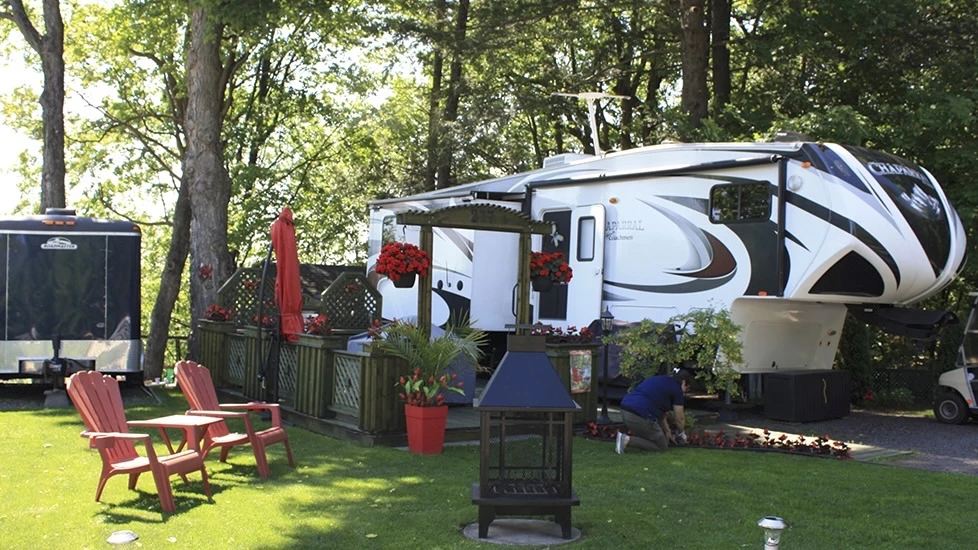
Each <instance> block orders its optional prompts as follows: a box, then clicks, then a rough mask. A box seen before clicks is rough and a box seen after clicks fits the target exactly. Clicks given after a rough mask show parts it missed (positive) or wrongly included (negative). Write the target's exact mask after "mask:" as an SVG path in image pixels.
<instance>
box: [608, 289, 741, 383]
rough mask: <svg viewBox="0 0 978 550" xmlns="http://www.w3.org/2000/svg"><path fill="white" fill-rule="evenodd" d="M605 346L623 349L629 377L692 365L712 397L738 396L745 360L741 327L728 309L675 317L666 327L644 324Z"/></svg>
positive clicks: (623, 364)
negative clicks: (739, 367) (740, 370)
mask: <svg viewBox="0 0 978 550" xmlns="http://www.w3.org/2000/svg"><path fill="white" fill-rule="evenodd" d="M677 336H678V340H677ZM607 341H608V342H609V343H611V344H615V345H618V346H621V348H622V353H621V355H620V357H621V372H622V374H624V375H625V376H628V377H633V378H638V379H642V378H645V377H648V376H652V375H655V374H658V373H659V372H660V368H661V367H662V366H663V365H665V366H666V367H671V366H684V365H687V364H692V365H695V367H696V369H695V370H696V378H697V379H700V380H703V381H704V382H705V384H706V390H707V391H708V392H710V393H714V392H721V391H723V392H727V393H729V394H730V395H734V396H735V395H738V394H739V392H740V387H739V385H738V381H739V380H740V374H739V373H738V372H737V371H736V370H734V366H735V365H741V364H743V360H744V358H743V343H742V342H741V340H740V326H739V325H738V324H736V323H735V322H734V321H733V320H732V319H731V318H730V312H729V311H727V310H725V309H716V308H714V307H707V308H698V309H693V310H690V311H688V312H686V313H681V314H677V315H674V316H672V317H671V318H669V320H667V321H666V322H665V323H664V324H658V323H653V322H652V321H650V320H649V319H643V320H642V321H641V322H640V323H639V324H638V325H635V326H633V327H628V328H626V329H622V330H620V331H618V332H617V333H615V334H614V335H612V336H610V337H609V338H608V339H607Z"/></svg>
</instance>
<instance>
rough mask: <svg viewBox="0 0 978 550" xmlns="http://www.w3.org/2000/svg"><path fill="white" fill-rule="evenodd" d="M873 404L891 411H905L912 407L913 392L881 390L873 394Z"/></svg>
mask: <svg viewBox="0 0 978 550" xmlns="http://www.w3.org/2000/svg"><path fill="white" fill-rule="evenodd" d="M873 397H874V399H873V403H874V404H875V405H878V406H880V407H885V408H891V409H906V408H908V407H910V406H911V405H913V392H911V391H910V390H909V389H907V388H902V387H900V388H889V389H886V388H884V389H881V390H878V391H876V392H875V393H874V394H873Z"/></svg>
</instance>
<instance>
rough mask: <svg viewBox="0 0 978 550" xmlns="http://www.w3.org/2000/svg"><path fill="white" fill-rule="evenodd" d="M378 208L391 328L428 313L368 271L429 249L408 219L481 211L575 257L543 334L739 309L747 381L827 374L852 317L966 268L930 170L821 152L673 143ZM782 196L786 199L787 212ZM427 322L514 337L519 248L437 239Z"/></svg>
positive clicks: (461, 234) (901, 300) (843, 151)
mask: <svg viewBox="0 0 978 550" xmlns="http://www.w3.org/2000/svg"><path fill="white" fill-rule="evenodd" d="M556 160H557V161H556V162H552V163H546V164H545V167H544V168H543V169H540V170H535V171H532V172H527V173H523V174H517V175H513V176H508V177H504V178H499V179H495V180H489V181H484V182H478V183H472V184H468V185H462V186H458V187H453V188H449V189H444V190H438V191H433V192H429V193H424V194H420V195H415V196H411V197H405V198H402V199H391V200H380V201H374V202H372V203H371V228H370V243H369V254H370V257H369V260H368V266H367V272H368V276H370V277H371V280H373V281H374V282H375V284H376V285H377V288H378V290H379V291H380V292H381V293H382V294H383V296H384V304H383V306H384V317H387V318H394V317H405V316H410V315H415V314H416V311H415V309H416V303H417V290H416V289H396V288H394V287H393V284H391V283H390V281H388V280H387V279H386V278H383V277H381V276H378V275H376V274H375V273H374V272H373V264H374V262H375V261H376V258H377V255H378V253H379V251H380V247H381V245H382V242H385V241H386V240H390V239H396V240H407V241H410V242H414V243H417V242H418V234H419V229H418V228H417V227H411V226H406V227H401V226H397V225H396V224H394V216H395V215H396V213H397V212H400V211H405V210H436V209H439V208H443V207H447V206H454V205H459V204H465V203H470V202H480V203H490V204H498V205H502V206H507V207H510V208H513V209H516V210H520V211H522V212H524V213H527V214H529V215H530V216H531V217H532V218H533V219H535V220H543V221H550V222H553V223H554V224H555V227H556V228H557V230H556V232H555V233H554V235H551V236H547V237H542V238H541V237H534V239H535V241H534V250H546V251H553V250H560V251H563V252H565V253H566V254H567V256H568V258H569V261H570V264H571V267H572V268H573V270H574V277H573V279H572V280H571V281H570V283H569V284H567V285H565V286H559V287H557V288H555V290H553V291H551V292H547V293H543V294H538V293H533V295H532V297H531V301H532V304H533V306H534V321H542V322H544V323H548V324H552V325H556V326H563V327H567V326H577V327H581V326H587V325H589V324H590V323H591V322H592V321H593V320H595V319H597V318H598V316H599V315H600V313H601V311H602V310H604V309H605V308H608V309H609V310H610V311H611V312H612V313H613V314H614V316H615V318H616V320H621V321H625V322H629V321H640V320H642V319H652V320H654V321H664V320H666V319H668V318H669V317H671V316H672V315H675V314H677V313H682V312H685V311H688V310H690V309H693V308H699V307H706V306H713V307H719V308H728V309H729V310H730V312H731V316H732V317H733V319H734V320H735V321H737V322H738V323H740V325H741V326H742V327H743V333H742V337H743V341H744V352H745V362H744V364H743V365H740V367H739V370H740V371H741V372H743V373H763V372H770V371H771V369H778V368H781V369H792V370H799V369H827V368H831V367H832V362H833V359H834V357H835V351H836V348H837V346H838V340H839V336H840V335H841V332H842V325H843V323H844V321H845V313H846V310H847V307H851V306H855V305H859V306H866V307H870V308H875V307H879V308H888V307H889V306H902V305H907V304H911V303H913V302H916V301H918V300H921V299H924V298H926V297H928V296H930V295H932V294H934V293H935V292H937V291H938V290H940V289H941V288H943V287H944V286H946V285H947V284H948V283H949V282H951V280H952V279H953V278H954V277H955V276H956V275H957V274H958V272H959V271H960V269H961V267H962V265H963V262H964V255H965V233H964V228H963V226H962V224H961V221H960V219H959V217H958V215H957V213H956V212H955V210H954V208H953V207H952V206H951V205H950V204H949V203H948V201H947V197H946V196H945V194H944V191H943V190H942V189H941V187H940V185H939V184H938V183H937V181H935V179H934V178H933V177H932V176H931V175H930V173H928V172H927V171H926V170H925V169H923V168H921V167H919V166H916V165H915V164H913V163H910V162H909V161H906V160H903V159H900V158H898V157H895V156H892V155H888V154H886V153H881V152H877V151H870V150H866V149H862V148H857V147H848V146H841V145H835V144H818V143H808V142H805V143H720V144H716V143H711V144H669V145H659V146H653V147H644V148H639V149H633V150H629V151H624V152H619V153H612V154H608V155H605V156H602V157H584V158H578V157H577V156H564V157H563V158H560V159H556ZM782 199H783V200H782ZM434 236H435V239H434V258H433V264H434V269H433V271H432V273H433V276H432V285H433V289H434V296H433V306H432V308H433V311H432V320H433V322H434V323H436V324H440V323H443V322H444V321H446V320H447V319H448V316H449V313H450V311H451V310H453V309H456V308H457V309H462V310H468V311H469V313H470V315H471V318H472V319H473V320H474V321H476V324H477V325H478V326H479V327H480V328H483V329H484V330H487V331H505V330H506V329H505V325H507V324H512V323H514V322H515V288H516V272H517V265H516V262H517V237H516V236H515V235H510V234H504V233H494V232H485V231H469V230H456V229H445V228H435V229H434Z"/></svg>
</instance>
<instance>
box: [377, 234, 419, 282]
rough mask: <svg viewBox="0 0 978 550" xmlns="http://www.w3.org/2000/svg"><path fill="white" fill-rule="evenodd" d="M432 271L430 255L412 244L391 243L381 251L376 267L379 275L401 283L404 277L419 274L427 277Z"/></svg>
mask: <svg viewBox="0 0 978 550" xmlns="http://www.w3.org/2000/svg"><path fill="white" fill-rule="evenodd" d="M429 269H431V259H430V258H429V257H428V253H427V252H425V251H424V250H421V249H420V248H418V247H417V246H415V245H413V244H411V243H402V242H396V241H395V242H389V243H387V244H385V245H384V247H383V248H381V249H380V256H379V257H378V258H377V263H376V264H375V265H374V271H375V272H377V273H378V274H379V275H387V278H388V279H390V280H391V281H399V280H400V279H401V277H402V276H403V275H406V274H408V273H417V274H418V275H420V276H422V277H425V276H426V275H428V270H429Z"/></svg>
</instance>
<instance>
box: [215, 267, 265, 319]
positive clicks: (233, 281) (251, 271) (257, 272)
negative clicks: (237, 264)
mask: <svg viewBox="0 0 978 550" xmlns="http://www.w3.org/2000/svg"><path fill="white" fill-rule="evenodd" d="M259 286H261V268H260V267H242V268H240V269H238V270H237V271H235V272H234V274H233V275H231V277H230V278H229V279H228V280H227V282H226V283H224V285H223V286H222V287H221V288H220V289H219V290H218V291H217V297H218V302H219V303H220V305H222V306H223V307H227V308H230V309H231V320H232V321H234V322H235V323H236V324H238V325H248V326H255V325H256V323H255V318H256V317H257V316H258V295H259V292H258V290H259V289H258V287H259ZM262 295H263V296H264V306H263V307H262V315H263V316H265V317H268V318H270V319H277V318H278V308H277V307H275V277H274V276H273V275H272V274H269V276H268V277H267V278H266V279H265V286H264V291H263V292H262Z"/></svg>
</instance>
